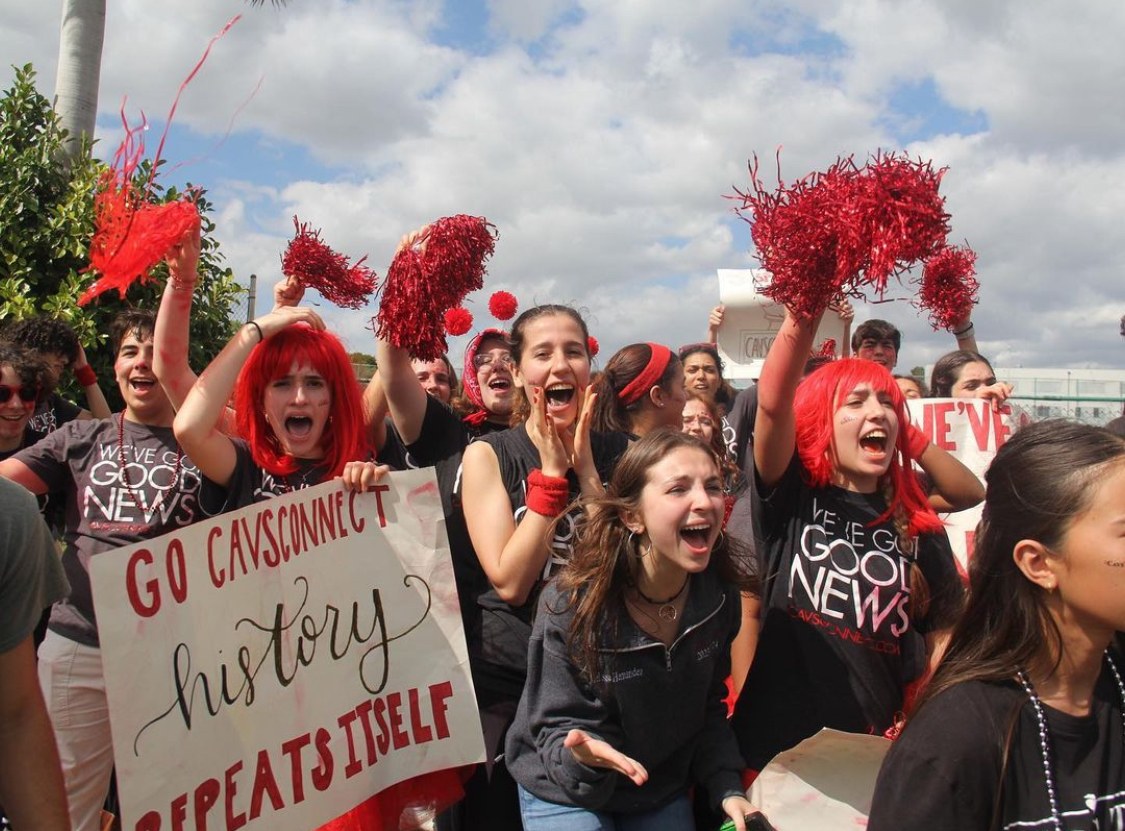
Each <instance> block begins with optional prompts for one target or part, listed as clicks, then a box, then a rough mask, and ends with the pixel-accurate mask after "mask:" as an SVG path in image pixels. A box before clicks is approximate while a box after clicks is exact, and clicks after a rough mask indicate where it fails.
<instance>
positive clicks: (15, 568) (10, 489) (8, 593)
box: [0, 477, 69, 652]
mask: <svg viewBox="0 0 1125 831" xmlns="http://www.w3.org/2000/svg"><path fill="white" fill-rule="evenodd" d="M68 590H69V587H68V586H67V584H66V577H65V576H64V575H63V569H62V564H61V563H60V562H59V553H58V551H57V550H56V549H55V544H54V541H53V540H52V539H51V534H50V532H49V531H48V530H47V525H46V523H44V522H43V518H42V517H41V516H39V509H38V507H37V506H36V504H35V497H34V496H32V495H31V494H30V493H28V492H27V491H26V490H24V489H23V488H21V487H20V486H19V485H17V484H16V483H15V482H9V481H8V480H7V479H4V478H2V477H0V652H8V651H9V650H11V649H14V648H15V647H17V646H19V645H20V644H21V643H23V642H24V641H25V640H27V639H28V638H30V637H31V633H32V631H33V630H34V629H35V624H36V623H38V622H39V616H40V614H42V612H43V610H44V609H46V608H47V607H48V606H50V605H51V604H52V603H54V602H55V601H57V600H61V599H62V598H64V597H66V595H67V592H68Z"/></svg>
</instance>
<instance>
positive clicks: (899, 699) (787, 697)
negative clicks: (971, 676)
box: [733, 313, 963, 770]
mask: <svg viewBox="0 0 1125 831" xmlns="http://www.w3.org/2000/svg"><path fill="white" fill-rule="evenodd" d="M818 317H819V316H818ZM818 317H817V318H813V319H801V318H798V317H796V316H795V315H793V314H792V313H791V314H789V315H788V316H787V317H786V320H785V322H784V323H783V324H782V327H781V329H780V331H779V332H778V336H777V338H776V340H775V341H774V343H773V345H772V347H771V348H770V352H769V355H768V357H767V358H766V362H765V366H764V367H763V369H762V375H761V378H760V380H759V382H758V415H757V427H756V438H755V441H754V476H755V482H754V500H755V501H754V506H753V513H754V516H755V520H756V522H757V523H758V528H759V530H760V536H759V538H758V539H757V540H756V543H757V544H756V549H757V555H758V557H759V560H760V565H759V573H760V574H762V575H763V576H764V590H763V593H762V599H761V604H762V607H763V608H762V613H761V635H760V638H759V641H758V645H757V650H756V652H755V654H754V662H753V664H752V666H751V668H750V672H749V675H748V676H747V678H746V682H745V684H744V685H743V687H742V691H741V695H740V696H739V700H738V703H737V705H736V708H735V712H734V718H733V724H734V727H735V730H736V732H737V733H738V736H739V740H740V744H741V747H742V752H743V755H744V756H745V757H746V761H747V763H748V764H749V765H750V767H751V768H753V769H755V770H760V769H761V768H762V767H763V766H764V765H765V764H766V763H767V762H769V761H770V759H772V758H773V757H774V756H775V755H776V754H777V753H778V752H780V751H782V750H787V749H789V748H791V747H794V746H796V745H797V744H798V743H800V742H801V741H802V740H803V739H805V738H808V737H809V736H811V735H813V734H815V733H816V732H817V731H819V730H820V729H821V728H823V727H831V728H834V729H837V730H844V731H849V732H856V733H874V734H883V733H887V732H891V731H893V728H894V727H895V724H896V722H897V721H898V720H899V718H900V714H901V711H902V709H903V703H904V694H905V691H906V689H907V685H909V684H910V683H911V682H914V681H916V680H917V679H919V678H921V677H922V676H924V674H925V673H926V671H927V666H928V663H929V661H930V659H931V657H932V656H934V655H935V654H937V653H939V652H940V647H939V645H940V644H941V643H942V641H943V638H944V636H945V634H946V632H947V630H948V629H949V628H950V627H951V626H952V625H953V622H954V620H955V619H956V616H957V614H958V613H959V611H960V607H961V598H962V594H963V590H962V586H961V581H960V579H959V578H958V575H957V567H956V564H955V562H954V559H953V554H952V552H951V550H950V547H949V541H948V539H947V538H946V536H945V533H944V531H943V529H942V524H941V520H939V519H938V517H937V515H936V514H935V513H934V511H933V509H932V508H931V507H930V506H929V504H928V503H927V501H926V497H925V495H924V494H923V493H922V491H921V488H920V487H919V484H918V481H917V479H916V477H915V476H914V475H913V474H912V472H911V470H910V465H911V463H912V462H913V460H914V459H916V458H918V457H919V456H920V455H922V453H923V452H925V446H926V444H925V439H924V438H922V439H921V440H920V441H919V439H918V434H916V433H911V432H908V431H907V430H906V425H907V424H908V421H907V416H906V411H905V404H904V399H903V397H902V393H901V392H900V391H899V388H898V386H897V385H896V384H895V382H894V379H893V378H892V377H891V374H890V373H889V372H888V371H887V369H885V368H884V367H882V366H879V365H878V364H876V363H874V362H872V361H868V360H861V359H852V358H848V359H843V360H839V361H833V362H830V363H828V364H826V365H825V366H823V367H821V368H819V369H817V370H815V371H814V372H813V373H812V374H810V375H809V376H808V377H807V378H805V379H804V380H803V381H802V380H801V375H802V372H803V370H804V366H805V362H806V360H807V358H808V354H809V349H810V348H811V346H812V343H813V338H814V335H815V332H816V328H817V323H818ZM908 436H909V437H910V438H909V439H908ZM919 444H922V445H923V446H921V447H919V446H917V445H919Z"/></svg>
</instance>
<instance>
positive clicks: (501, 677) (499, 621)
mask: <svg viewBox="0 0 1125 831" xmlns="http://www.w3.org/2000/svg"><path fill="white" fill-rule="evenodd" d="M481 441H486V442H488V443H489V444H490V445H492V449H493V450H494V451H495V452H496V459H497V461H498V462H499V464H500V477H501V479H502V480H503V482H504V487H505V489H506V490H507V491H508V499H509V501H510V502H511V505H512V513H513V515H514V517H515V520H516V524H517V525H518V524H519V522H520V520H522V519H523V515H524V514H525V513H527V505H526V502H525V496H526V493H527V476H528V474H529V473H531V471H532V470H534V469H536V468H538V467H540V465H541V464H542V462H541V461H540V458H539V450H538V449H537V448H536V447H535V445H534V444H533V443H532V441H531V437H530V436H528V434H527V427H526V425H520V426H519V427H514V428H512V429H511V430H504V431H502V432H499V433H492V434H491V435H488V436H485V437H484V438H482V439H481ZM590 445H591V449H592V451H593V455H594V466H595V467H596V468H597V470H598V475H599V476H601V478H602V481H603V482H608V481H609V478H610V476H611V475H612V474H613V468H614V467H615V466H616V464H617V460H618V459H619V458H621V454H622V453H624V452H625V450H626V448H627V447H628V446H629V439H628V437H627V436H625V434H623V433H598V432H591V433H590ZM567 480H568V481H569V482H570V495H571V498H572V499H576V498H577V497H578V496H579V495H580V494H581V488H580V487H579V484H578V477H577V476H575V474H574V471H573V470H571V471H567ZM577 514H578V509H577V508H573V509H571V510H570V511H569V512H568V513H566V514H564V515H563V516H562V517H561V518H560V520H559V522H558V524H557V525H556V526H555V535H554V538H553V539H552V540H551V542H550V548H551V556H550V557H548V558H547V563H546V565H545V566H544V567H543V574H542V577H541V580H540V582H539V584H538V586H537V588H536V590H535V591H533V592H531V594H530V595H529V596H528V598H527V600H526V601H525V602H524V604H523V605H522V606H511V605H509V604H507V603H505V602H504V601H503V600H501V599H500V596H499V595H498V594H497V593H496V590H495V589H493V588H492V587H491V586H490V587H489V589H488V591H486V592H485V593H484V594H482V595H481V597H480V600H479V603H480V606H481V610H482V612H481V643H480V653H479V658H480V660H481V661H483V662H484V664H486V665H487V670H488V672H487V675H488V678H487V679H484V683H486V684H489V686H493V687H495V688H497V689H499V690H501V691H508V692H511V693H512V694H513V695H515V696H518V695H519V694H520V692H521V691H522V689H523V682H524V679H525V677H526V676H527V642H528V639H529V638H530V637H531V620H532V616H533V615H534V613H535V605H536V602H537V600H538V598H539V589H540V588H542V585H543V581H545V580H547V578H549V577H550V576H551V575H552V574H553V573H554V572H555V571H556V570H557V569H558V568H559V566H561V565H563V564H564V563H566V562H567V560H568V559H570V553H571V551H572V550H573V546H574V522H575V519H576V517H577Z"/></svg>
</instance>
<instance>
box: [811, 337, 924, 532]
mask: <svg viewBox="0 0 1125 831" xmlns="http://www.w3.org/2000/svg"><path fill="white" fill-rule="evenodd" d="M860 384H868V385H870V387H871V389H872V390H873V391H874V392H875V393H877V394H878V393H886V394H887V395H889V396H890V398H891V401H892V402H893V403H894V410H895V415H897V416H898V437H897V438H896V439H895V448H896V449H897V450H898V452H897V453H894V454H892V456H891V465H890V467H889V468H888V469H887V472H886V474H885V475H884V477H883V484H884V485H886V484H888V483H889V484H890V486H891V487H890V491H891V498H890V500H889V501H890V504H888V505H887V511H886V513H885V514H883V516H881V517H880V518H879V521H882V520H883V519H885V518H887V517H891V516H893V515H894V513H895V511H896V508H898V507H899V506H901V507H902V508H904V509H905V511H906V515H907V516H908V517H909V532H910V534H911V535H916V534H919V533H923V532H934V531H940V530H941V529H942V528H943V526H942V522H941V520H940V519H939V518H938V516H937V514H936V513H934V510H933V508H931V507H930V503H929V501H928V500H927V499H926V495H925V494H924V493H923V492H922V488H921V486H920V485H919V484H918V477H917V476H915V475H914V471H913V469H912V468H911V466H910V465H911V462H912V461H914V460H913V459H912V458H911V457H910V450H909V442H908V441H907V427H908V425H909V424H910V416H909V414H908V413H907V410H906V399H905V398H903V396H902V392H901V391H900V390H899V388H898V384H896V383H895V380H894V377H893V376H892V375H891V373H889V372H888V371H887V370H886V369H884V368H883V367H881V366H880V365H879V364H876V363H873V362H871V361H862V360H859V359H858V358H845V359H843V360H839V361H831V362H829V363H827V364H825V365H824V366H822V367H821V368H820V369H817V370H816V371H814V372H813V373H811V374H810V375H808V376H807V377H806V378H805V379H804V380H802V381H801V383H800V384H799V385H798V386H797V395H796V397H795V398H794V400H793V412H794V414H795V415H796V419H797V436H796V439H797V454H798V456H800V459H801V464H802V465H803V466H804V468H805V472H806V476H807V481H808V484H809V485H810V486H812V487H817V488H823V487H827V486H828V485H829V484H831V482H832V477H833V474H834V473H835V470H836V468H835V452H834V449H833V446H832V443H833V438H834V436H835V432H834V430H833V425H834V424H835V415H836V411H837V410H838V409H839V408H840V407H841V406H843V404H844V400H845V399H846V398H847V397H848V395H849V394H850V393H851V391H852V390H854V389H855V388H856V387H857V386H859V385H860Z"/></svg>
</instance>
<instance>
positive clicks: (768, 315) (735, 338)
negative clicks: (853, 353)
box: [718, 268, 844, 386]
mask: <svg viewBox="0 0 1125 831" xmlns="http://www.w3.org/2000/svg"><path fill="white" fill-rule="evenodd" d="M718 275H719V302H720V303H722V304H723V305H724V306H725V307H726V310H725V312H724V314H723V325H722V326H720V327H719V333H718V347H719V356H720V357H721V358H722V359H723V364H724V371H723V375H724V377H725V378H726V379H727V380H728V381H732V382H735V383H736V384H738V383H739V382H741V384H740V385H742V386H744V385H746V384H747V383H749V382H750V381H756V380H758V376H759V375H760V374H761V372H762V364H763V363H765V360H766V354H767V353H768V352H769V350H770V346H771V345H772V344H773V339H774V337H776V336H777V330H778V329H780V328H781V324H782V321H784V320H785V309H784V308H783V307H782V306H781V305H780V304H778V303H775V302H773V301H772V300H770V299H769V298H768V297H764V296H762V295H761V294H759V293H758V286H759V285H767V284H768V283H769V280H770V273H769V272H768V271H765V270H763V269H758V268H745V269H733V268H720V269H718ZM828 338H832V339H833V340H835V341H836V355H837V356H839V355H841V354H842V352H841V350H842V348H843V339H844V324H843V322H842V321H841V320H840V318H839V317H837V316H836V315H834V314H832V313H830V312H829V313H827V314H825V315H824V317H823V318H822V319H821V322H820V328H819V329H817V333H816V339H815V341H814V345H815V347H816V348H817V349H819V347H820V345H821V343H823V342H824V341H825V340H826V339H828Z"/></svg>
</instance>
